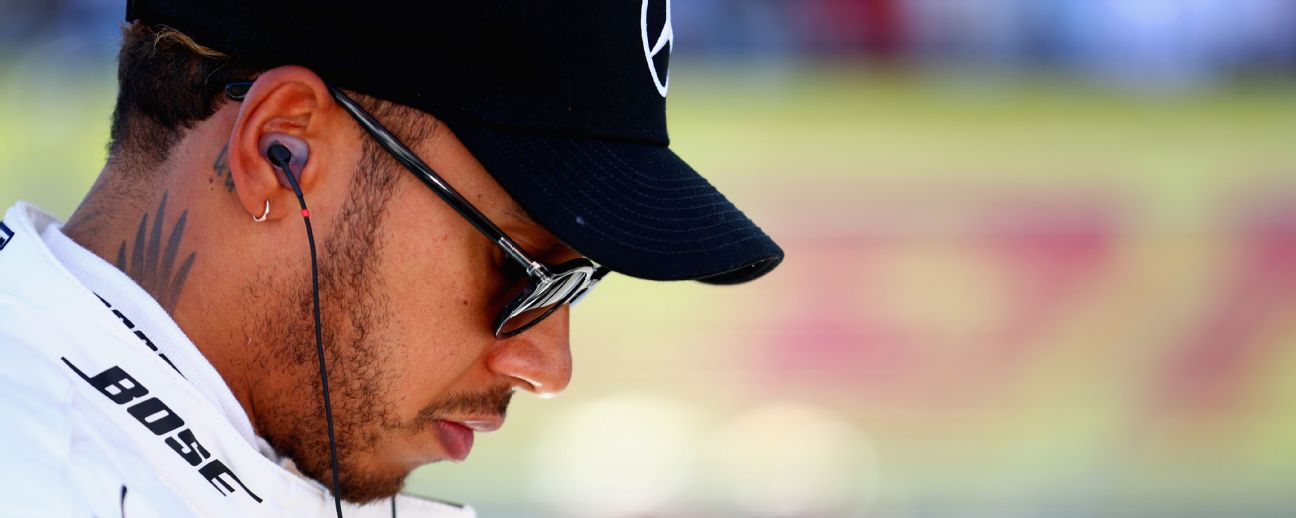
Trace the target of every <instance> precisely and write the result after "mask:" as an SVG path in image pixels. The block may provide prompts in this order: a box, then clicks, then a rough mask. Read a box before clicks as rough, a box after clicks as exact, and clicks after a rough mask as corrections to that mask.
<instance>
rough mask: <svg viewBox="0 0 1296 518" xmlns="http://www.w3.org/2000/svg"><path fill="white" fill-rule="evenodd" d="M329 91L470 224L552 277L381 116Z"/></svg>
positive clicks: (529, 268)
mask: <svg viewBox="0 0 1296 518" xmlns="http://www.w3.org/2000/svg"><path fill="white" fill-rule="evenodd" d="M329 92H330V93H332V94H333V98H334V99H335V100H337V102H338V104H341V105H342V108H343V109H345V110H346V111H347V113H349V114H351V117H352V118H353V119H355V120H356V122H358V123H360V126H361V127H362V128H364V129H365V131H366V132H368V133H369V135H371V136H372V137H373V138H374V139H375V140H377V141H378V143H379V144H382V146H383V147H384V148H386V149H387V151H389V152H390V153H391V154H392V156H393V157H395V158H396V160H397V161H399V162H400V163H401V165H404V166H405V167H406V168H408V169H410V170H412V171H414V172H416V173H418V177H419V179H421V180H423V183H425V184H427V185H428V187H431V188H432V192H435V193H436V194H437V196H440V197H441V199H442V200H445V202H446V203H448V204H450V207H452V208H454V210H455V211H457V212H458V213H459V214H461V215H462V216H463V217H464V218H465V219H467V220H468V222H469V223H472V225H473V226H474V227H477V230H478V231H480V232H481V233H482V234H484V235H485V236H486V237H487V238H489V239H490V240H491V241H494V242H495V243H496V244H498V245H499V246H500V248H502V249H504V252H505V255H508V256H509V258H510V259H512V260H514V261H516V262H517V263H518V264H519V265H521V266H522V267H523V268H526V270H527V274H528V275H533V276H534V275H541V276H545V277H547V276H548V272H547V271H545V268H544V266H543V265H541V264H540V263H539V262H537V261H535V260H533V259H531V258H530V257H527V255H526V253H524V252H522V249H521V248H519V247H518V245H517V243H515V242H513V239H512V238H510V237H509V236H508V234H505V233H504V231H503V230H500V228H499V227H497V226H495V224H494V223H492V222H491V220H489V219H487V218H486V216H485V215H483V214H482V213H481V212H480V211H478V210H477V209H476V208H475V207H473V206H472V204H471V203H468V200H465V199H464V197H463V196H462V195H460V194H459V191H456V190H455V189H454V187H451V186H450V184H449V183H447V182H446V181H445V179H443V178H441V175H439V174H437V173H436V171H433V170H432V168H431V167H430V166H428V165H427V164H425V163H423V161H422V160H420V159H419V157H418V156H416V155H415V154H414V153H413V152H412V151H410V150H409V148H407V147H405V146H404V145H403V144H401V143H400V142H399V141H397V140H396V139H395V137H393V136H392V134H391V132H390V131H389V130H388V129H387V128H386V127H384V126H383V125H382V123H381V122H378V120H377V119H374V118H373V116H371V115H369V114H368V113H367V112H365V111H364V110H363V109H362V108H360V106H359V105H357V104H356V103H355V101H353V100H351V98H350V97H347V95H346V94H345V93H342V91H341V90H338V89H337V88H335V87H332V86H330V87H329Z"/></svg>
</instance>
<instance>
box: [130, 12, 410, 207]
mask: <svg viewBox="0 0 1296 518" xmlns="http://www.w3.org/2000/svg"><path fill="white" fill-rule="evenodd" d="M261 72H262V69H260V68H256V67H253V66H249V65H248V64H247V63H245V62H243V61H241V60H240V59H239V58H238V57H237V56H230V55H227V54H225V53H223V52H220V51H218V50H215V49H212V48H209V47H206V46H203V45H202V44H200V43H198V42H196V41H194V40H193V39H192V38H190V37H189V36H187V35H185V34H184V33H181V32H180V31H177V30H175V29H172V28H170V27H167V26H164V25H149V24H146V23H143V22H140V21H135V22H132V23H129V24H127V25H125V26H124V27H123V28H122V46H121V52H120V53H119V55H118V63H117V85H118V90H117V105H116V107H115V108H114V109H113V114H112V130H111V132H110V136H109V143H108V159H109V161H110V162H115V163H118V164H121V165H122V166H124V167H123V169H126V170H127V171H126V172H127V173H129V174H128V176H137V175H146V174H148V173H147V171H152V170H154V169H156V167H157V166H158V165H159V164H161V163H162V162H163V161H164V160H166V157H167V155H168V154H169V153H170V152H171V150H172V148H174V147H175V145H176V144H177V143H178V142H180V140H181V139H182V138H183V137H184V133H185V131H186V130H188V129H190V128H192V127H193V126H194V125H195V124H197V123H199V122H202V121H205V120H207V119H209V118H211V116H212V115H213V114H215V113H216V110H218V109H219V108H220V107H221V105H222V104H223V103H225V102H228V101H227V99H226V97H225V95H224V89H225V85H226V84H228V83H230V82H232V81H238V80H249V79H254V78H255V77H256V76H257V75H258V74H259V73H261ZM348 94H351V95H353V96H354V97H355V99H356V101H357V102H359V103H360V104H361V106H364V107H365V109H367V110H368V111H369V112H370V113H372V114H373V115H374V116H375V117H377V118H378V119H379V120H381V121H382V122H383V125H384V126H386V127H387V128H388V129H390V130H391V131H392V132H393V133H395V134H396V135H397V136H398V137H400V138H401V139H402V140H404V141H405V142H407V143H409V144H410V145H413V144H414V143H415V142H417V141H418V140H421V139H423V138H426V136H427V135H429V134H430V133H431V132H432V131H433V130H435V126H436V125H435V123H432V124H429V122H432V121H434V120H435V119H433V118H432V117H430V116H428V115H427V114H425V113H423V112H421V111H419V110H416V109H414V108H410V107H408V106H403V105H400V104H396V103H392V102H389V101H384V100H380V99H376V98H374V97H370V96H367V95H363V94H360V93H356V92H350V91H348ZM371 140H372V139H365V143H364V146H363V147H364V152H365V155H366V159H364V160H363V162H362V163H364V164H374V165H377V164H378V163H379V162H388V163H387V164H386V165H389V166H390V165H394V164H395V162H394V161H392V160H390V158H388V159H387V160H383V158H380V157H379V156H377V155H376V154H382V153H381V149H380V148H379V147H378V145H377V144H376V143H374V142H371ZM380 169H384V170H387V169H391V167H381V168H380ZM384 183H387V182H380V184H384Z"/></svg>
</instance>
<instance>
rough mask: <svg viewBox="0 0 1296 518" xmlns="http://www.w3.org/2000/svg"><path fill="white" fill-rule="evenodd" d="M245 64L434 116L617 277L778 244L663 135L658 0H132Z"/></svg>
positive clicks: (666, 39) (661, 6) (738, 269)
mask: <svg viewBox="0 0 1296 518" xmlns="http://www.w3.org/2000/svg"><path fill="white" fill-rule="evenodd" d="M126 19H127V21H136V20H139V21H142V22H145V23H149V24H160V25H166V26H169V27H172V28H174V29H176V30H179V31H180V32H183V33H185V34H187V35H188V36H190V37H192V38H193V39H194V40H195V41H197V42H198V43H200V44H202V45H205V46H208V47H211V48H214V49H216V50H219V51H221V52H224V53H226V54H228V55H231V56H233V57H235V58H236V59H238V60H239V61H241V62H242V63H244V64H247V65H248V66H261V67H267V68H269V67H274V66H279V65H286V64H295V65H301V66H304V67H307V68H310V69H311V70H313V71H315V72H316V73H317V74H319V75H320V77H321V78H323V79H324V80H325V81H326V82H328V83H329V84H332V85H334V86H338V87H342V88H346V89H350V90H354V91H358V92H362V93H365V94H368V95H372V96H374V97H378V98H381V99H386V100H389V101H392V102H396V103H400V104H404V105H407V106H411V107H413V108H417V109H419V110H423V111H425V112H428V113H430V114H433V115H435V116H437V117H439V118H441V119H442V120H444V121H445V122H446V123H447V124H448V125H449V126H450V128H451V129H452V130H453V131H454V132H455V134H456V135H457V136H458V137H459V139H460V140H461V141H462V142H463V143H464V145H465V146H466V147H467V148H468V150H469V151H471V152H472V153H473V156H475V157H476V158H477V159H478V161H480V162H481V163H482V164H483V165H484V166H485V167H486V169H487V170H488V171H490V173H491V174H492V176H494V177H495V178H496V180H497V181H499V183H500V184H501V185H502V186H503V187H504V188H505V190H507V191H508V193H509V194H510V195H511V196H512V197H513V198H514V199H516V200H517V201H518V203H519V204H520V205H521V206H522V207H523V208H524V209H526V210H527V212H528V213H530V214H531V216H532V217H533V218H535V219H536V221H538V222H539V223H540V224H542V225H544V226H545V227H546V228H547V229H549V230H550V231H551V232H553V233H554V234H555V235H557V236H558V237H559V238H561V239H562V240H563V241H565V242H567V243H568V244H569V245H571V246H572V247H573V248H575V249H576V250H579V251H580V252H581V253H583V254H585V255H587V256H589V257H590V258H592V259H594V260H595V261H598V262H600V263H602V264H603V265H605V266H607V267H609V268H611V269H612V270H614V271H618V272H621V273H623V274H626V275H630V276H635V277H642V278H647V279H659V280H682V279H697V280H703V281H706V282H712V283H737V282H744V281H747V280H751V279H754V278H756V277H759V276H760V275H763V274H764V273H766V272H768V271H770V270H772V269H773V268H774V267H775V266H777V265H778V263H779V262H780V261H781V260H782V258H783V251H782V250H781V249H780V248H779V247H778V245H776V244H775V243H774V242H773V240H771V239H770V238H769V236H767V235H766V234H765V233H764V232H763V231H761V229H760V228H759V227H757V226H756V225H755V224H754V223H752V221H751V220H750V219H748V218H747V217H746V216H745V215H744V214H743V213H742V212H741V211H739V210H738V209H737V208H736V207H735V206H734V205H733V204H732V203H730V202H729V201H728V200H727V199H725V197H724V196H723V195H721V194H720V193H719V192H718V191H716V189H715V188H714V187H712V186H711V184H710V183H708V182H707V181H706V180H705V179H704V178H703V177H702V176H700V175H699V174H698V173H697V172H696V171H694V170H693V169H692V168H691V167H689V166H688V164H686V163H685V162H684V161H683V160H682V159H680V158H679V157H678V156H677V155H675V154H674V153H673V152H672V151H671V150H670V149H669V147H667V146H668V144H669V142H670V141H669V137H668V135H667V132H666V97H667V93H668V90H669V85H670V74H669V70H668V65H669V58H670V51H671V47H672V46H673V44H674V33H673V30H672V25H671V22H670V3H669V1H666V0H561V1H558V0H554V1H523V0H514V1H504V0H472V1H459V2H442V1H423V2H399V3H390V2H374V1H367V2H360V1H354V0H315V1H303V0H276V1H273V2H266V1H264V0H130V1H129V2H128V3H127V12H126Z"/></svg>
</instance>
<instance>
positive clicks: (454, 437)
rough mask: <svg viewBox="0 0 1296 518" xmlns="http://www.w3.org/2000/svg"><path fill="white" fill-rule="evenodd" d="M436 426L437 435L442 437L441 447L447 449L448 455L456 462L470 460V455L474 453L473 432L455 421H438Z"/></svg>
mask: <svg viewBox="0 0 1296 518" xmlns="http://www.w3.org/2000/svg"><path fill="white" fill-rule="evenodd" d="M436 425H437V435H439V436H440V439H441V445H442V446H444V447H445V451H446V455H449V456H450V458H451V459H454V460H455V461H463V460H464V459H466V458H468V453H469V452H471V451H472V445H473V430H472V429H471V428H469V427H467V426H465V425H463V424H460V423H457V422H455V421H443V420H440V419H438V420H437V421H436Z"/></svg>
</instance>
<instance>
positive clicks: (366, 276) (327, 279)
mask: <svg viewBox="0 0 1296 518" xmlns="http://www.w3.org/2000/svg"><path fill="white" fill-rule="evenodd" d="M360 174H364V173H363V172H362V173H360ZM385 201H386V200H385V199H383V200H374V199H372V196H363V195H361V196H353V198H352V199H351V200H348V202H347V203H346V204H344V206H343V209H342V211H341V213H340V214H339V216H338V220H339V223H338V224H337V225H336V226H335V228H334V231H333V232H332V233H331V235H330V237H329V238H328V239H327V240H326V241H325V242H324V244H323V246H322V247H320V249H319V250H318V252H319V262H320V264H319V286H320V288H319V289H320V313H321V321H322V325H321V331H322V332H321V337H322V339H323V343H324V351H325V360H326V362H327V367H328V385H329V395H330V402H331V405H332V411H333V412H332V413H333V426H334V435H335V437H336V443H337V453H338V467H339V473H338V475H339V476H338V478H339V486H340V494H341V496H342V498H343V499H345V500H348V501H354V502H368V501H373V500H377V499H380V498H385V497H389V496H392V495H394V494H396V493H397V492H399V491H400V489H401V487H402V486H403V485H404V480H405V477H406V476H407V475H408V472H405V471H402V470H391V469H387V470H383V469H381V468H380V467H378V466H375V463H374V462H372V460H370V461H368V462H367V461H366V459H372V457H373V454H374V451H375V449H376V447H377V446H378V445H379V444H381V443H382V439H383V437H384V434H385V432H387V431H390V430H397V429H400V428H401V426H400V421H399V418H398V416H397V413H396V409H395V404H394V401H395V399H394V398H392V397H391V396H392V391H393V387H392V386H391V380H394V379H398V378H397V376H398V375H399V372H395V368H396V367H395V365H394V363H393V362H392V361H391V356H392V350H391V346H390V345H388V344H385V343H384V341H383V339H382V337H381V336H379V332H380V331H381V329H380V327H379V326H381V325H383V324H385V323H388V322H391V316H392V312H391V309H390V304H389V302H388V300H387V297H386V296H385V295H384V289H383V286H382V285H381V282H380V281H379V279H378V276H377V275H376V268H377V266H378V264H380V261H381V257H382V249H383V246H382V245H383V243H382V240H381V239H380V238H379V228H380V225H381V223H382V221H381V219H382V218H381V214H382V208H383V206H384V205H385ZM304 230H305V229H303V233H304ZM302 241H303V243H302V248H303V251H302V255H303V259H306V260H309V259H308V256H307V254H308V253H309V251H307V250H305V248H306V243H305V241H306V240H305V236H303V239H302ZM302 270H305V269H302ZM278 288H279V289H278V290H277V292H278V293H284V294H286V295H284V296H282V297H281V298H279V302H278V303H276V304H275V305H274V307H279V308H284V309H285V311H266V314H265V316H264V317H263V318H262V319H261V321H260V322H259V323H258V324H257V325H256V331H255V333H254V334H252V335H251V336H252V337H253V338H252V341H253V343H260V344H263V346H262V347H261V349H260V352H261V354H259V355H258V356H259V358H258V360H257V362H256V364H254V365H252V368H260V369H264V370H272V371H275V374H277V375H281V376H282V377H283V378H286V379H289V380H291V382H290V384H291V386H293V387H295V388H296V389H295V390H286V391H284V390H280V391H274V393H271V394H262V397H263V399H262V401H258V403H260V404H259V405H258V406H262V407H263V408H265V409H266V410H269V412H261V413H259V414H258V415H257V416H256V419H257V423H256V425H257V430H258V432H259V433H260V434H261V435H262V437H263V438H264V439H266V441H267V442H269V443H270V445H271V446H272V447H273V448H274V449H275V451H276V453H278V454H279V455H281V456H284V457H287V458H289V459H291V460H292V461H293V463H294V464H295V465H296V468H297V469H298V470H299V471H300V472H301V473H302V474H304V475H306V476H307V477H310V478H312V479H314V480H316V481H319V482H320V483H322V484H324V485H325V486H326V487H328V488H330V490H331V489H332V480H333V478H332V477H333V473H332V462H331V460H330V459H331V458H330V453H329V440H328V427H327V421H326V419H325V411H324V397H323V390H322V385H321V382H320V373H319V358H318V354H317V349H316V343H315V334H314V316H313V311H314V308H313V298H312V293H311V280H310V278H309V271H308V270H306V271H305V276H304V277H303V276H301V275H296V276H292V277H291V278H290V279H288V282H283V283H282V284H281V285H280V286H278ZM267 307H269V306H267ZM257 364H259V365H257ZM262 392H264V391H262Z"/></svg>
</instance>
